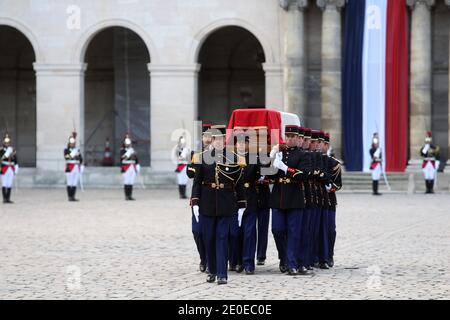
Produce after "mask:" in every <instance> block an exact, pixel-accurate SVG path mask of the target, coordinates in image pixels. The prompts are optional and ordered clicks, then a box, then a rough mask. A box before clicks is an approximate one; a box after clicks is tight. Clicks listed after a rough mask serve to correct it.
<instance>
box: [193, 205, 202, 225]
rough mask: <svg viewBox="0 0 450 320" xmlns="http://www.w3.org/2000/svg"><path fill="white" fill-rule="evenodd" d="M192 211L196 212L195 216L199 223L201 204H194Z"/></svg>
mask: <svg viewBox="0 0 450 320" xmlns="http://www.w3.org/2000/svg"><path fill="white" fill-rule="evenodd" d="M192 212H193V213H194V217H195V221H197V223H199V222H200V219H199V218H200V208H199V206H193V207H192Z"/></svg>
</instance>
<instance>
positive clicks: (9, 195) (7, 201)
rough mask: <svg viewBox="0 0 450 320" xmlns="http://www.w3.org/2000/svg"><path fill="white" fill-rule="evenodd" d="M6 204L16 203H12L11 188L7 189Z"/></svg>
mask: <svg viewBox="0 0 450 320" xmlns="http://www.w3.org/2000/svg"><path fill="white" fill-rule="evenodd" d="M6 203H14V202H12V201H11V188H6Z"/></svg>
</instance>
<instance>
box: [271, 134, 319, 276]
mask: <svg viewBox="0 0 450 320" xmlns="http://www.w3.org/2000/svg"><path fill="white" fill-rule="evenodd" d="M285 132H286V135H289V134H290V135H298V133H299V130H298V127H297V126H286V130H285ZM273 167H274V168H276V169H278V170H277V173H276V174H275V175H272V176H271V179H273V180H274V186H273V189H272V193H271V197H270V206H271V208H272V233H273V236H274V238H275V244H276V247H277V250H278V257H279V259H280V271H281V272H283V273H284V272H286V271H288V273H289V274H290V275H296V274H298V272H299V271H298V267H299V265H298V262H299V261H298V252H299V246H300V240H301V225H302V218H303V214H304V209H305V205H306V199H305V196H304V193H303V190H302V189H301V182H302V181H306V180H307V178H308V176H309V172H310V158H309V157H308V156H307V155H306V153H305V152H303V151H301V150H300V149H298V147H297V146H292V147H286V148H282V150H280V152H278V153H277V154H276V155H275V160H274V162H273Z"/></svg>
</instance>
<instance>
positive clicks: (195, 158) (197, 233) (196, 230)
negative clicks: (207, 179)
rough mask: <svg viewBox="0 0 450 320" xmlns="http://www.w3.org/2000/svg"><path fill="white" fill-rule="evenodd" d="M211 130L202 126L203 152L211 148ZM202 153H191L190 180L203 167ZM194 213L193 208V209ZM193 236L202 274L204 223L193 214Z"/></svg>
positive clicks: (204, 251) (188, 169)
mask: <svg viewBox="0 0 450 320" xmlns="http://www.w3.org/2000/svg"><path fill="white" fill-rule="evenodd" d="M209 129H211V125H210V124H203V125H202V151H207V150H209V149H210V147H211V141H210V136H211V132H209V131H208V130H209ZM200 160H201V153H194V151H192V152H191V161H190V163H189V164H188V165H187V170H186V174H187V176H188V177H189V178H190V179H194V177H195V173H196V172H197V170H198V169H199V168H200V167H201V161H200ZM191 211H192V208H191ZM191 220H192V221H191V222H192V235H193V236H194V241H195V245H196V247H197V251H198V254H199V256H200V264H199V269H200V271H201V272H205V271H206V266H207V260H206V249H205V243H204V241H203V232H202V222H203V219H200V216H197V217H196V216H195V215H194V213H193V212H192V219H191Z"/></svg>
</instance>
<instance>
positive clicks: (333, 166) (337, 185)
mask: <svg viewBox="0 0 450 320" xmlns="http://www.w3.org/2000/svg"><path fill="white" fill-rule="evenodd" d="M328 172H329V175H330V184H331V191H330V192H329V193H328V197H329V201H330V209H332V210H335V209H336V206H337V199H336V191H339V190H341V188H342V167H341V162H340V161H339V160H338V159H336V158H334V157H328Z"/></svg>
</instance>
